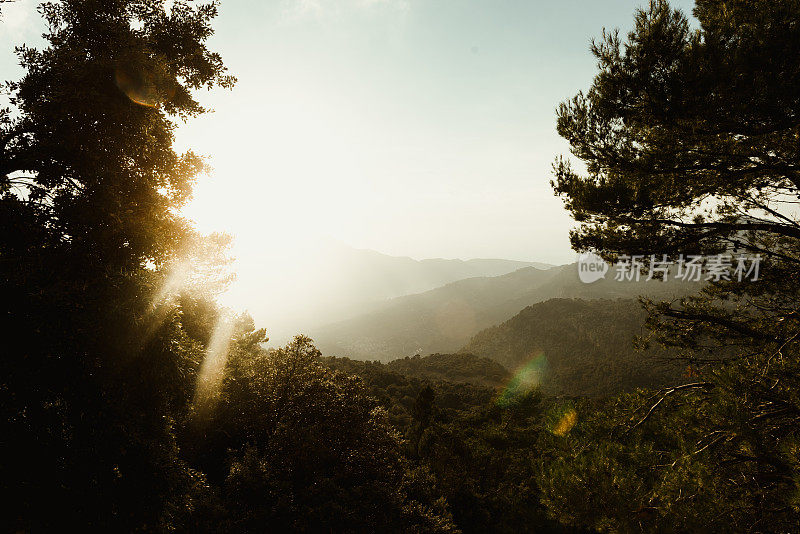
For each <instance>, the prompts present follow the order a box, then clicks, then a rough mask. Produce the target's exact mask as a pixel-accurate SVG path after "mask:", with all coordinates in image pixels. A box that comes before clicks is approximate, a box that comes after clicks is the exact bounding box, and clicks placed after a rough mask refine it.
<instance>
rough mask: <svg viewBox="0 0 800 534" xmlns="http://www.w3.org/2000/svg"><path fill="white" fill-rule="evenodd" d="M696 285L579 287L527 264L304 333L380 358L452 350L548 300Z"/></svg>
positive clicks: (338, 350)
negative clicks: (527, 308) (504, 273)
mask: <svg viewBox="0 0 800 534" xmlns="http://www.w3.org/2000/svg"><path fill="white" fill-rule="evenodd" d="M697 287H698V286H697V284H686V283H679V282H674V281H669V282H660V281H655V280H654V281H650V282H644V281H641V282H617V281H615V280H614V277H613V273H609V275H608V276H607V278H606V279H603V280H600V281H597V282H595V283H592V284H584V283H582V282H581V281H580V280H579V279H578V274H577V267H576V265H575V264H572V265H566V266H562V267H557V268H552V269H548V270H541V269H536V268H533V267H527V268H524V269H520V270H517V271H515V272H513V273H509V274H506V275H503V276H496V277H479V278H470V279H466V280H460V281H458V282H454V283H451V284H447V285H445V286H443V287H440V288H436V289H433V290H431V291H426V292H423V293H419V294H415V295H408V296H404V297H400V298H395V299H391V300H389V301H388V302H386V303H384V304H382V305H380V306H377V307H373V308H371V309H369V311H368V312H367V313H363V314H361V315H359V316H357V317H354V318H351V319H348V320H344V321H339V322H337V323H334V324H330V325H327V326H324V327H320V328H314V329H309V331H308V333H309V334H310V335H311V336H312V337H313V338H314V340H315V341H316V343H317V344H318V346H319V347H320V348H321V349H322V350H323V352H324V353H325V354H333V355H337V356H348V357H351V358H359V359H380V360H383V361H388V360H392V359H395V358H398V357H403V356H410V355H413V354H415V353H420V354H428V353H432V352H440V353H448V352H455V351H457V350H458V349H459V348H460V347H462V346H464V344H466V343H467V342H468V341H469V339H470V337H471V336H473V335H475V334H476V333H477V332H479V331H480V330H482V329H484V328H488V327H490V326H493V325H496V324H499V323H500V322H502V321H504V320H506V319H508V318H509V317H512V316H513V315H515V314H516V313H518V312H519V311H520V310H522V309H523V308H525V307H526V306H529V305H531V304H535V303H537V302H542V301H544V300H548V299H551V298H557V297H567V298H584V299H596V298H633V297H636V296H638V295H648V296H652V297H658V298H670V297H673V296H676V295H683V294H686V293H689V292H693V291H695V290H696V289H697Z"/></svg>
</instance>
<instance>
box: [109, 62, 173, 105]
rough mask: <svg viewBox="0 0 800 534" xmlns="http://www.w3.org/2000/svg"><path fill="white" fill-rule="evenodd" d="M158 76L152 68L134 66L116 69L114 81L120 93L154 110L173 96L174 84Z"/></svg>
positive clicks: (156, 71) (128, 65) (164, 77)
mask: <svg viewBox="0 0 800 534" xmlns="http://www.w3.org/2000/svg"><path fill="white" fill-rule="evenodd" d="M165 80H166V76H164V75H159V73H158V70H157V69H155V68H153V67H148V68H141V67H136V66H135V64H133V63H131V64H127V65H122V66H119V67H117V69H116V70H115V72H114V81H115V82H116V84H117V87H118V88H119V90H120V91H122V92H123V93H125V95H126V96H127V97H128V98H130V99H131V101H132V102H135V103H137V104H139V105H140V106H147V107H150V108H154V107H156V106H158V105H159V104H161V103H163V102H166V101H168V100H170V99H171V98H172V97H174V96H175V89H174V84H171V83H168V82H167V81H165Z"/></svg>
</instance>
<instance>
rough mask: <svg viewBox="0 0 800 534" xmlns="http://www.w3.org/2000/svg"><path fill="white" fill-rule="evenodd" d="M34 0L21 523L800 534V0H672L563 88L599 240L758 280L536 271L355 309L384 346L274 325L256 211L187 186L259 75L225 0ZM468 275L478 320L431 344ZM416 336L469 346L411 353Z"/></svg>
mask: <svg viewBox="0 0 800 534" xmlns="http://www.w3.org/2000/svg"><path fill="white" fill-rule="evenodd" d="M8 5H9V3H8V2H0V16H2V14H3V13H4V11H5V10H6V9H7V6H8ZM38 13H39V14H40V16H41V17H42V18H43V19H44V21H45V23H46V25H47V33H46V34H45V36H44V38H45V42H46V45H45V46H44V47H41V48H34V47H28V46H24V45H20V46H19V47H18V48H17V49H16V54H17V56H18V60H19V62H20V65H21V66H22V68H23V69H24V75H23V76H22V77H21V78H20V79H18V80H15V81H9V82H6V83H5V84H4V85H3V94H4V95H7V96H8V99H7V100H8V103H7V105H6V106H5V107H3V108H2V109H0V225H2V226H1V227H2V232H0V295H2V299H0V302H2V307H3V309H2V313H0V316H1V317H2V319H0V321H2V330H3V333H4V338H5V343H4V348H3V351H2V352H3V357H2V359H0V411H2V417H0V458H2V460H0V487H2V489H3V493H4V494H5V495H6V498H5V506H4V509H5V510H6V513H4V514H3V518H2V520H0V526H2V530H3V531H7V532H51V531H79V532H95V531H96V532H209V533H211V532H420V533H423V532H424V533H427V532H442V533H457V532H463V533H483V532H559V533H561V532H798V531H800V374H798V372H800V337H799V335H800V313H799V312H798V310H800V222H799V221H800V219H798V214H797V211H796V208H797V205H798V203H800V25H798V20H800V2H798V1H797V0H782V1H778V2H760V1H756V0H696V4H695V7H694V10H693V13H692V16H693V17H694V19H692V22H690V20H689V15H688V14H685V13H683V12H681V11H680V10H677V9H673V8H672V7H671V6H670V4H669V2H667V1H665V0H654V1H652V2H649V5H648V6H647V7H644V8H641V9H638V10H637V11H636V12H635V14H634V16H633V20H632V23H631V28H632V29H631V30H630V32H629V33H628V34H627V35H621V34H620V32H615V31H610V30H603V33H602V37H601V38H598V39H596V40H595V41H593V42H592V45H591V50H590V53H591V54H592V55H593V57H594V58H595V60H596V72H595V75H594V78H593V79H591V80H587V83H591V86H590V88H589V89H588V90H587V91H585V92H579V93H578V94H576V95H574V96H570V95H564V98H565V99H566V100H564V101H563V103H562V104H561V105H560V106H559V107H558V109H557V112H556V121H555V126H556V129H557V131H558V134H559V135H560V136H561V137H562V138H563V139H564V140H565V141H566V142H567V143H568V144H569V147H570V151H571V154H572V158H574V159H575V160H578V161H579V162H580V163H579V164H576V163H575V162H573V161H571V160H570V159H569V158H567V157H558V158H557V159H556V160H555V162H554V164H553V174H552V176H551V177H550V178H551V187H552V190H553V193H554V194H555V195H556V196H557V197H558V198H559V199H561V200H562V201H563V203H564V207H565V209H566V210H567V211H568V212H569V214H570V216H571V217H572V219H573V220H574V222H575V227H574V230H573V231H572V233H571V235H570V239H571V246H572V248H574V249H575V250H576V251H593V252H595V253H596V254H598V255H599V256H601V257H602V258H603V259H604V260H606V261H609V262H613V261H616V260H618V259H619V258H620V257H623V256H632V255H639V256H641V257H643V258H655V257H658V258H662V257H663V258H672V259H674V258H677V257H679V256H680V255H684V254H697V255H714V254H720V253H736V254H750V255H756V254H757V255H759V258H761V261H762V266H761V271H760V278H759V279H758V280H757V281H753V280H741V279H736V278H735V277H730V278H722V279H718V280H712V281H710V282H708V283H706V284H702V285H692V286H681V287H680V288H678V289H676V286H673V285H671V284H665V285H663V286H657V287H658V288H660V289H658V290H656V291H650V292H644V294H640V293H641V292H639V291H638V289H637V288H638V287H639V286H625V287H623V288H622V289H619V287H618V286H613V283H612V282H610V281H609V282H608V283H606V282H601V283H598V285H595V286H587V288H586V290H585V292H584V293H580V294H579V293H577V292H576V291H577V289H575V288H577V287H580V286H579V285H577V282H574V280H573V282H572V283H571V284H572V285H569V284H567V282H564V280H566V278H563V276H566V275H564V274H563V273H565V272H566V271H565V270H555V271H553V272H552V273H551V272H550V271H544V270H541V271H536V269H534V268H533V267H524V268H523V269H520V270H517V271H515V272H514V273H512V275H513V276H512V275H503V276H498V277H496V278H470V279H467V280H466V281H463V280H462V281H461V282H453V283H452V284H449V285H445V286H443V287H442V288H439V289H435V290H431V291H429V292H427V293H420V294H418V295H412V296H411V297H403V300H400V301H397V302H392V303H390V305H387V307H386V308H384V309H382V311H378V312H375V313H373V314H372V316H371V318H367V319H364V318H362V319H358V321H361V322H357V321H356V322H352V321H351V322H348V323H344V322H343V323H341V324H339V328H340V329H341V332H339V333H338V334H337V332H332V333H331V331H330V330H328V331H327V334H326V335H330V337H329V339H331V340H332V341H330V346H335V343H336V342H338V341H340V338H346V337H347V336H348V335H350V333H353V335H355V333H356V332H359V335H361V334H360V333H361V332H368V333H370V335H372V333H375V336H377V335H378V334H377V333H376V332H378V328H379V327H381V328H383V327H382V326H381V325H382V324H388V325H389V327H387V328H390V330H386V331H385V332H388V333H386V334H385V335H384V334H381V335H384V337H383V338H380V339H379V340H378V341H380V343H379V344H378V342H377V341H375V339H378V338H377V337H375V338H374V339H372V338H370V339H372V341H370V343H372V342H373V341H375V343H376V345H375V346H378V348H379V350H377V352H376V354H374V355H373V356H372V357H370V355H369V354H368V352H369V351H368V350H367V349H364V347H367V348H368V347H369V346H370V345H369V344H365V343H366V342H365V343H362V344H361V345H359V347H361V349H360V350H363V351H366V352H365V353H362V352H359V353H358V354H356V356H358V358H355V357H354V358H349V357H347V354H334V353H333V352H332V351H329V350H327V349H326V350H325V351H324V353H323V352H322V351H321V350H320V349H318V348H317V346H316V345H315V343H314V341H313V340H312V339H311V338H310V337H308V336H306V335H303V334H301V333H298V335H297V336H296V337H294V339H293V340H291V341H290V342H289V343H287V344H285V345H284V346H282V347H268V346H267V345H266V342H267V341H268V333H269V325H259V324H256V322H255V321H254V319H253V318H252V317H251V316H250V315H248V314H247V313H244V312H241V311H238V310H230V309H228V308H225V307H223V306H222V305H221V304H220V303H219V301H218V297H219V295H221V294H222V293H223V292H224V290H225V289H226V287H228V285H229V284H230V282H231V280H232V277H233V275H234V274H235V273H233V272H231V264H232V258H231V254H230V246H231V241H232V238H231V236H228V235H225V234H203V233H201V232H200V231H199V230H197V229H196V227H195V226H194V225H193V223H192V221H190V220H188V219H187V218H186V217H184V216H183V215H181V213H180V211H179V209H180V207H181V206H183V205H184V204H185V203H186V202H187V201H188V199H189V198H190V196H191V194H192V189H193V186H194V185H195V183H196V181H197V179H198V176H200V175H201V174H202V173H204V172H205V171H206V170H207V169H208V162H207V161H206V160H205V159H204V158H203V157H201V156H200V155H199V154H196V153H195V152H192V151H191V150H186V151H179V149H178V148H177V145H176V143H175V137H176V129H177V128H178V126H179V124H182V123H184V122H187V123H188V124H191V123H192V120H193V119H197V118H199V117H201V116H203V115H204V114H206V113H208V112H209V111H210V109H208V108H207V107H206V106H205V105H204V104H203V102H202V98H201V97H202V94H203V93H202V91H203V90H206V89H210V88H215V87H216V88H221V89H226V90H227V89H231V90H234V88H235V86H236V85H237V79H236V77H235V74H236V73H235V72H230V71H229V70H228V69H227V67H226V65H225V63H224V62H223V58H222V56H221V55H220V54H219V53H218V52H217V51H215V50H214V49H213V47H212V46H211V44H210V43H212V42H213V40H212V36H213V34H214V25H213V24H214V21H215V18H216V17H217V14H218V3H217V2H216V1H213V0H212V1H210V2H206V3H198V2H192V1H189V0H175V1H174V2H173V3H171V5H170V7H169V8H167V7H166V6H165V3H164V2H163V1H161V0H58V1H51V2H45V3H42V4H41V5H40V6H39V8H38ZM0 24H2V22H0ZM0 27H1V26H0ZM600 30H601V28H598V31H600ZM554 156H555V154H554ZM536 179H544V178H542V177H538V178H536ZM242 194H247V192H242ZM681 257H682V256H681ZM652 261H654V260H652ZM526 269H528V270H526ZM531 269H532V270H531ZM470 272H471V271H470ZM546 273H550V274H546ZM559 276H561V277H562V278H559ZM443 280H445V279H444V278H443ZM553 280H556V281H558V280H562V282H558V284H561V285H549V286H545V285H544V284H545V283H546V282H547V283H550V282H552V281H553ZM445 281H446V282H448V283H449V282H450V280H449V279H446V280H445ZM656 283H658V282H656ZM612 286H613V287H612ZM649 287H656V286H649ZM609 288H611V289H609ZM614 288H616V289H614ZM448 292H449V293H448ZM453 293H457V294H458V297H459V298H460V299H466V300H467V301H468V302H469V303H470V305H471V306H474V309H476V310H477V309H479V310H482V311H481V314H476V315H475V322H474V323H471V324H472V326H473V327H474V328H473V330H467V329H463V328H461V327H460V325H454V326H453V328H454V329H453V330H452V331H447V332H448V333H446V334H445V335H443V336H444V337H438V338H435V339H434V338H433V336H434V333H435V332H434V328H433V327H432V326H431V325H433V324H435V321H436V320H437V316H436V315H435V314H434V313H433V312H432V311H431V310H433V309H434V308H433V304H431V303H437V302H445V303H446V302H448V301H447V300H444V301H442V300H441V299H442V298H444V297H442V295H443V294H445V296H446V295H448V294H449V295H452V294H453ZM637 296H638V298H637ZM448 298H449V297H448ZM525 299H528V300H525ZM398 302H399V304H398ZM437 305H438V304H437ZM398 325H399V326H398ZM328 328H329V329H330V328H333V329H334V330H335V328H336V325H333V326H331V327H328ZM417 328H419V329H421V330H424V329H427V330H425V331H423V332H420V333H419V335H418V336H417V337H414V336H409V334H408V333H409V331H413V330H414V329H417ZM348 329H349V330H348ZM392 329H394V330H392ZM381 332H384V331H381ZM337 335H339V337H336V336H337ZM436 335H442V334H441V329H440V331H439V332H438V333H436ZM416 339H426V340H429V339H430V340H431V341H430V343H432V344H435V343H442V346H445V345H444V342H445V341H446V342H447V343H448V345H447V346H448V347H450V346H452V347H453V348H452V350H438V349H432V350H430V351H429V353H427V354H417V355H413V356H411V355H408V356H406V357H401V358H394V359H392V358H389V357H387V354H390V353H392V354H394V352H391V351H393V350H395V347H400V349H402V350H404V351H406V352H407V350H408V349H409V348H410V347H414V345H413V342H414V341H415V340H416ZM443 340H444V341H443ZM426 343H427V341H426ZM320 346H322V345H320ZM435 346H438V345H435ZM386 347H389V349H387V348H386ZM414 348H415V347H414ZM390 349H391V350H390ZM400 349H397V350H400ZM411 350H413V348H412V349H411ZM398 355H399V353H398Z"/></svg>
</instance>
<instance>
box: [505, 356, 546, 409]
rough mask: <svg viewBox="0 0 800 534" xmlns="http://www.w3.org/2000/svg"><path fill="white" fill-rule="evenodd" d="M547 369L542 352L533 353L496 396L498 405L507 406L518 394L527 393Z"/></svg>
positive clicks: (538, 382) (538, 383)
mask: <svg viewBox="0 0 800 534" xmlns="http://www.w3.org/2000/svg"><path fill="white" fill-rule="evenodd" d="M546 371H547V358H546V357H545V355H544V352H540V353H538V354H536V355H534V356H533V357H532V358H531V359H530V360H528V362H527V363H525V364H524V365H522V366H521V367H519V368H518V369H517V372H516V373H514V376H513V377H512V378H511V380H509V381H508V384H507V385H506V387H505V388H504V389H503V391H502V392H501V393H500V395H499V396H498V397H497V404H498V406H508V405H510V404H513V403H514V400H515V399H516V398H517V397H519V396H520V395H524V394H525V393H529V392H531V391H533V390H534V389H536V388H537V387H539V385H540V384H541V383H542V381H543V379H544V375H545V372H546Z"/></svg>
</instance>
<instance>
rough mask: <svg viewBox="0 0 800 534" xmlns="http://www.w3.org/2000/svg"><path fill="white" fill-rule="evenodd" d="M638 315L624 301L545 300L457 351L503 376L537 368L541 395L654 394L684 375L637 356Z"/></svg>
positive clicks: (663, 356) (637, 308)
mask: <svg viewBox="0 0 800 534" xmlns="http://www.w3.org/2000/svg"><path fill="white" fill-rule="evenodd" d="M645 317H646V313H645V311H644V310H643V309H642V307H641V305H640V304H639V303H638V302H637V301H635V300H631V299H617V300H606V299H601V300H579V299H551V300H548V301H545V302H540V303H538V304H534V305H533V306H529V307H527V308H525V309H524V310H522V311H521V312H520V313H518V314H517V315H515V316H514V317H512V318H511V319H509V320H508V321H506V322H504V323H502V324H500V325H498V326H495V327H492V328H488V329H486V330H483V331H482V332H480V333H478V334H477V335H475V336H474V337H473V338H472V339H471V340H470V342H469V343H468V344H467V345H466V346H465V347H464V348H463V349H462V352H464V353H470V354H476V355H478V356H483V357H486V358H491V359H493V360H495V361H497V362H500V363H501V364H503V365H504V366H505V367H507V368H508V369H512V370H514V369H517V368H520V367H524V366H526V365H531V364H533V365H536V366H537V373H538V374H539V377H540V381H541V382H540V386H541V389H542V391H543V392H545V393H549V394H556V395H589V396H603V395H609V394H615V393H619V392H622V391H626V390H631V389H634V388H637V387H661V386H663V385H666V384H669V383H672V382H674V381H675V380H677V379H679V378H680V377H681V375H682V374H683V373H685V366H683V367H684V368H681V367H680V366H679V365H677V364H676V363H675V362H674V361H672V357H674V351H666V350H664V349H659V348H657V347H652V348H651V349H650V350H647V351H637V350H636V349H635V347H634V345H633V341H634V337H636V336H641V335H643V334H646V331H645V330H644V320H645Z"/></svg>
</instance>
